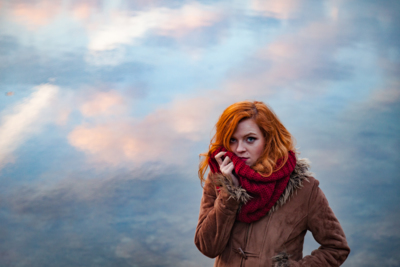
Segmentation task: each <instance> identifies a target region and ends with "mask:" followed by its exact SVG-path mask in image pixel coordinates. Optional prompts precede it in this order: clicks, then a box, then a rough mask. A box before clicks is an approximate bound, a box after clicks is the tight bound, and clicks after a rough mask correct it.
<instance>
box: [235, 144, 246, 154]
mask: <svg viewBox="0 0 400 267" xmlns="http://www.w3.org/2000/svg"><path fill="white" fill-rule="evenodd" d="M236 151H237V152H244V151H246V148H245V147H244V146H243V143H242V142H239V143H238V146H237V148H236Z"/></svg>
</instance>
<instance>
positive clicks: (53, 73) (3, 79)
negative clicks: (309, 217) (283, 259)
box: [0, 0, 400, 267]
mask: <svg viewBox="0 0 400 267" xmlns="http://www.w3.org/2000/svg"><path fill="white" fill-rule="evenodd" d="M399 11H400V2H399V1H396V0H392V1H390V0H384V1H372V0H371V1H368V0H364V1H361V0H352V1H344V0H323V1H311V0H280V1H272V0H248V1H243V0H240V1H239V0H229V1H226V0H223V1H216V0H214V1H210V0H204V1H190V0H171V1H160V0H146V1H144V0H137V1H119V0H79V1H77V0H70V1H68V0H12V1H11V0H10V1H7V0H2V1H0V88H1V90H0V93H1V94H0V184H1V186H0V266H29V267H36V266H37V267H45V266H53V267H54V266H85V267H86V266H189V267H191V266H193V267H194V266H211V265H212V263H213V260H211V259H208V258H207V257H205V256H203V255H202V254H201V253H200V252H198V250H197V249H196V247H195V245H194V243H193V238H194V232H195V228H196V224H197V218H198V211H199V204H200V198H201V194H202V188H201V186H200V183H199V180H198V177H197V168H198V163H199V154H200V153H202V152H205V151H206V150H207V148H208V144H209V141H210V138H211V137H212V135H213V127H214V124H215V123H216V121H217V119H218V116H219V115H220V114H221V113H222V111H223V110H224V109H225V108H226V107H227V106H228V105H230V104H232V103H234V102H236V101H242V100H258V101H264V102H265V103H267V104H268V105H269V106H270V107H272V109H273V110H274V111H275V112H276V113H277V115H278V116H279V117H280V119H281V120H282V122H283V123H284V125H285V126H286V127H287V128H288V130H289V131H290V132H291V133H292V134H293V135H294V137H295V138H296V140H297V147H298V149H299V151H301V153H302V154H301V156H302V157H305V158H309V159H310V160H311V162H312V169H311V171H313V172H314V173H315V177H316V178H317V179H318V180H319V181H320V187H321V188H322V190H323V191H324V192H325V194H326V196H327V198H328V200H329V202H330V205H331V207H332V209H333V210H334V212H335V214H336V215H337V217H338V218H339V220H340V222H341V224H342V227H343V228H344V231H345V233H346V235H347V238H348V242H349V245H350V247H351V249H352V251H351V254H350V256H349V258H348V260H347V261H346V262H345V263H344V265H343V266H347V267H353V266H364V267H366V266H400V254H399V253H398V251H399V249H400V230H399V229H400V223H399V221H400V208H399V203H400V197H399V196H400V194H399V189H400V185H399V178H400V177H399V172H400V170H399V169H400V168H399V166H400V157H399V148H400V142H399V134H400V124H399V115H400V113H399V111H400V104H399V103H400V88H399V85H400V68H399V67H400V64H399V63H400V27H399V26H400V17H399ZM316 248H318V244H317V243H316V242H315V241H314V240H313V238H312V236H311V234H307V238H306V242H305V250H304V254H305V255H307V254H310V253H311V251H312V250H314V249H316Z"/></svg>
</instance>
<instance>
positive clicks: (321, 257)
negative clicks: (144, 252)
mask: <svg viewBox="0 0 400 267" xmlns="http://www.w3.org/2000/svg"><path fill="white" fill-rule="evenodd" d="M308 167H309V166H308V163H307V162H306V161H305V160H298V162H297V165H296V169H295V171H294V172H293V173H292V175H291V178H290V181H289V183H288V186H287V187H286V190H285V192H284V193H283V194H282V196H281V197H280V199H279V200H278V202H277V203H276V205H275V206H274V207H273V209H271V211H270V212H269V213H268V214H267V215H266V216H264V217H263V218H262V219H260V220H259V221H256V222H253V223H251V224H247V223H243V222H239V221H236V220H235V218H236V213H237V211H238V208H239V205H240V204H239V201H238V200H236V199H241V198H240V197H238V196H237V195H238V193H237V191H235V188H234V189H232V188H228V189H227V188H226V187H225V188H223V189H221V190H220V192H217V190H216V189H215V185H214V184H212V183H211V182H210V180H211V179H214V177H210V176H209V177H208V178H207V181H206V183H205V186H204V191H203V197H202V200H201V206H200V216H199V221H198V225H197V229H196V235H195V244H196V246H197V248H198V249H199V250H200V251H201V252H202V253H203V254H204V255H206V256H208V257H210V258H215V257H217V259H216V260H215V264H214V266H229V267H234V266H248V267H258V266H260V267H261V266H283V267H286V266H295V267H297V266H310V267H311V266H315V267H322V266H340V265H341V264H342V263H343V262H344V261H345V260H346V258H347V256H348V254H349V253H350V248H349V246H348V245H347V241H346V237H345V235H344V232H343V230H342V228H341V226H340V224H339V221H338V220H337V219H336V217H335V215H334V213H333V212H332V210H331V208H330V207H329V204H328V201H327V200H326V198H325V195H324V193H323V192H322V191H321V189H320V188H319V187H318V185H319V182H318V181H317V180H316V179H314V178H313V177H311V176H310V175H311V173H310V172H308ZM242 190H243V189H242ZM307 230H309V231H311V232H312V234H313V236H314V238H315V240H316V241H317V242H318V243H319V244H321V246H320V247H319V249H317V250H314V251H313V252H312V253H311V255H310V256H306V257H304V258H303V243H304V236H305V234H306V232H307Z"/></svg>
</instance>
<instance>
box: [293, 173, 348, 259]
mask: <svg viewBox="0 0 400 267" xmlns="http://www.w3.org/2000/svg"><path fill="white" fill-rule="evenodd" d="M318 185H319V182H318V181H316V182H315V184H314V188H313V190H312V193H311V197H310V200H309V201H310V202H309V213H308V219H307V227H308V230H309V231H311V233H312V235H313V236H314V239H315V240H316V241H317V242H318V243H319V244H320V245H321V246H320V247H319V248H318V249H317V250H314V251H313V252H312V253H311V255H310V256H306V257H304V258H303V259H302V260H300V261H299V262H294V261H292V260H290V266H294V267H297V266H310V267H311V266H315V267H317V266H318V267H321V266H340V265H341V264H342V263H343V262H344V261H345V260H346V258H347V256H348V255H349V253H350V248H349V246H348V244H347V241H346V236H345V234H344V232H343V229H342V227H341V226H340V223H339V221H338V220H337V218H336V216H335V214H334V213H333V211H332V209H331V208H330V207H329V204H328V200H327V199H326V197H325V195H324V193H323V192H322V190H321V189H320V188H319V187H318Z"/></svg>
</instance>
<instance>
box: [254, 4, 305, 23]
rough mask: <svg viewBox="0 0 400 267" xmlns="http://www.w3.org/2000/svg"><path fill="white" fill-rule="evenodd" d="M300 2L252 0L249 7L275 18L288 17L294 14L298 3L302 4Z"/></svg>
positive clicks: (298, 5)
mask: <svg viewBox="0 0 400 267" xmlns="http://www.w3.org/2000/svg"><path fill="white" fill-rule="evenodd" d="M301 2H302V1H299V0H282V1H273V0H267V1H265V0H252V1H251V3H250V7H251V9H253V10H254V11H257V12H258V13H260V14H263V15H264V16H268V17H273V18H277V19H289V18H292V17H293V16H294V14H295V12H296V11H297V10H298V8H299V7H300V4H302V3H301Z"/></svg>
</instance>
